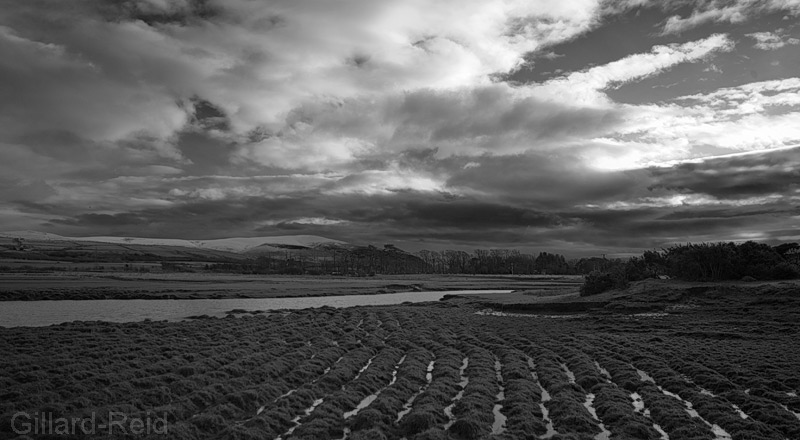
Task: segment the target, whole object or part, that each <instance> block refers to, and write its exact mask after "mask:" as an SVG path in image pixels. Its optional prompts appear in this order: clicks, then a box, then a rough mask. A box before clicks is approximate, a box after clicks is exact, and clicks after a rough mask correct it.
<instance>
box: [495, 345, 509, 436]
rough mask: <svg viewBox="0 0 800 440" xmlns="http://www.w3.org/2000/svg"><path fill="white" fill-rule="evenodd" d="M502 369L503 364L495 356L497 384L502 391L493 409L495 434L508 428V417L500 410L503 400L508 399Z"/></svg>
mask: <svg viewBox="0 0 800 440" xmlns="http://www.w3.org/2000/svg"><path fill="white" fill-rule="evenodd" d="M502 369H503V365H502V364H501V363H500V361H499V360H498V359H496V358H495V360H494V372H495V375H496V377H497V386H498V387H499V388H500V391H499V392H498V393H497V396H496V397H495V401H496V402H497V403H496V404H495V405H494V409H492V413H494V423H492V434H493V435H499V434H502V433H503V431H505V430H506V420H507V418H506V416H505V415H503V413H502V412H501V411H500V410H502V409H503V401H504V400H506V395H505V387H503V374H502V373H501V370H502Z"/></svg>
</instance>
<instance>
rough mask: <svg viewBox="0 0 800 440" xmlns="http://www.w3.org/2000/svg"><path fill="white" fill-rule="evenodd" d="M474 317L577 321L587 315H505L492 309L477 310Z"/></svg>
mask: <svg viewBox="0 0 800 440" xmlns="http://www.w3.org/2000/svg"><path fill="white" fill-rule="evenodd" d="M475 314H476V315H481V316H504V317H510V318H541V319H579V318H585V317H587V316H589V315H587V314H585V313H576V314H568V315H567V314H564V315H541V314H534V313H506V312H498V311H495V310H492V309H486V310H479V311H477V312H475Z"/></svg>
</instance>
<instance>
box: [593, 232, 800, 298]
mask: <svg viewBox="0 0 800 440" xmlns="http://www.w3.org/2000/svg"><path fill="white" fill-rule="evenodd" d="M655 277H670V278H677V279H681V280H686V281H725V280H741V279H744V280H787V279H797V278H800V244H798V243H783V244H780V245H777V246H770V245H767V244H764V243H757V242H754V241H747V242H744V243H733V242H727V243H726V242H719V243H700V244H692V243H687V244H681V245H675V246H672V247H670V248H667V249H662V250H661V251H645V252H644V253H643V254H642V255H641V256H640V257H633V258H630V259H629V260H626V261H622V260H616V261H612V262H610V264H609V265H608V266H607V267H606V268H604V269H602V270H595V271H592V272H591V273H589V274H588V275H587V277H586V281H585V283H584V285H583V287H582V289H581V293H582V294H584V295H592V294H595V293H600V292H604V291H606V290H609V289H612V288H624V287H626V286H627V285H628V283H630V282H632V281H639V280H643V279H646V278H655Z"/></svg>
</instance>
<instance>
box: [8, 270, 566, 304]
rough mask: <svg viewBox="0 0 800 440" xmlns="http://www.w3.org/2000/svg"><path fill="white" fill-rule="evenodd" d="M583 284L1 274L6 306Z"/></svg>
mask: <svg viewBox="0 0 800 440" xmlns="http://www.w3.org/2000/svg"><path fill="white" fill-rule="evenodd" d="M581 280H582V277H579V276H542V275H524V276H522V275H520V276H513V275H467V276H465V275H453V276H450V275H377V276H373V277H344V276H303V275H239V274H216V273H169V272H164V273H136V272H112V273H102V272H100V273H98V272H51V273H46V272H44V273H0V301H4V300H5V301H13V300H44V299H54V300H57V299H77V300H79V299H165V298H170V299H203V298H276V297H297V296H327V295H370V294H377V293H392V292H410V291H415V290H418V291H427V290H435V291H441V290H468V289H498V290H504V289H506V290H515V289H537V291H554V292H555V291H558V292H561V291H572V292H577V290H578V286H579V285H580V283H581Z"/></svg>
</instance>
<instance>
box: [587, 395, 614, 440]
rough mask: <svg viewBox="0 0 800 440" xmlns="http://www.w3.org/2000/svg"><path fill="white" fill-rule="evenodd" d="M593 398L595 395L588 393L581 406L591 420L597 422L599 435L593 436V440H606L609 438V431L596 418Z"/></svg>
mask: <svg viewBox="0 0 800 440" xmlns="http://www.w3.org/2000/svg"><path fill="white" fill-rule="evenodd" d="M594 398H595V395H594V394H592V393H589V394H587V395H586V401H585V402H583V406H584V407H586V410H587V411H589V414H591V415H592V418H593V419H595V420H596V421H597V427H598V428H600V433H599V434H597V435H595V436H594V439H595V440H608V439H609V437H610V436H611V431H609V430H608V429H606V426H605V425H603V422H602V421H600V418H599V417H597V410H595V409H594Z"/></svg>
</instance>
